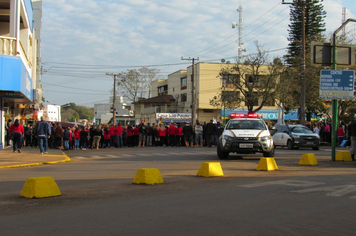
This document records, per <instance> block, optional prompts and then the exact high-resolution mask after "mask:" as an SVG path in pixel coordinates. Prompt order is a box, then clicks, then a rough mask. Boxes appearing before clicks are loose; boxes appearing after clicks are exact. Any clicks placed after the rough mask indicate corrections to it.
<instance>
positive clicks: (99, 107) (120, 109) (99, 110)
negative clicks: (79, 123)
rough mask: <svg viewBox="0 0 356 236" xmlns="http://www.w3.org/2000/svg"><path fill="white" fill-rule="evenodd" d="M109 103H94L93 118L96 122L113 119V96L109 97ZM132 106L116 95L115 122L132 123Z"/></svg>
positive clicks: (133, 120) (110, 121) (133, 118)
mask: <svg viewBox="0 0 356 236" xmlns="http://www.w3.org/2000/svg"><path fill="white" fill-rule="evenodd" d="M109 101H110V102H109V103H104V104H94V119H95V122H96V123H97V124H102V123H106V124H109V123H112V119H113V96H112V97H110V99H109ZM133 109H134V106H133V104H127V103H125V102H124V99H123V97H120V96H117V97H116V116H115V120H116V123H118V122H120V123H121V124H125V123H126V124H130V123H131V124H134V122H135V116H134V110H133Z"/></svg>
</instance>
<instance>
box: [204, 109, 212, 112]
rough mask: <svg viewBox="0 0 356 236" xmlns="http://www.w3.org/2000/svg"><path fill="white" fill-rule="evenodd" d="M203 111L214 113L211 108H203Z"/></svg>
mask: <svg viewBox="0 0 356 236" xmlns="http://www.w3.org/2000/svg"><path fill="white" fill-rule="evenodd" d="M203 112H204V113H214V110H213V109H204V110H203Z"/></svg>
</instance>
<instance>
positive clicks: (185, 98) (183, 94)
mask: <svg viewBox="0 0 356 236" xmlns="http://www.w3.org/2000/svg"><path fill="white" fill-rule="evenodd" d="M180 101H181V102H186V101H187V94H186V93H182V94H181V95H180Z"/></svg>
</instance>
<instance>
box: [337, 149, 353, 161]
mask: <svg viewBox="0 0 356 236" xmlns="http://www.w3.org/2000/svg"><path fill="white" fill-rule="evenodd" d="M335 160H336V161H352V158H351V153H350V152H349V151H338V152H337V153H336V156H335Z"/></svg>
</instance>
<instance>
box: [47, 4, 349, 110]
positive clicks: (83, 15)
mask: <svg viewBox="0 0 356 236" xmlns="http://www.w3.org/2000/svg"><path fill="white" fill-rule="evenodd" d="M281 2H282V1H281V0H268V1H266V0H241V1H238V0H224V1H216V0H179V1H177V0H174V1H173V0H154V1H153V0H44V1H43V13H42V14H43V17H42V29H41V35H42V39H41V40H42V42H41V50H42V66H43V75H42V84H43V96H44V97H45V99H46V100H48V101H49V103H50V104H57V105H63V104H65V103H69V102H74V103H76V104H77V105H84V106H89V107H94V104H97V103H108V102H109V96H110V95H111V92H110V90H112V88H113V78H112V77H111V76H108V75H105V74H106V73H119V72H121V71H126V70H127V69H138V68H140V67H142V66H152V67H150V68H156V69H159V70H160V73H159V77H160V78H167V75H168V74H170V73H173V72H175V71H177V70H180V69H186V68H187V66H189V64H190V62H189V61H182V60H181V57H185V58H186V57H194V58H197V57H199V59H200V60H199V61H200V62H220V61H221V59H223V58H224V59H226V60H230V61H232V62H234V61H236V57H237V46H238V43H237V41H238V30H237V28H235V29H233V28H232V27H231V22H232V21H235V22H238V20H239V14H238V12H237V9H238V8H239V5H240V3H241V6H242V7H243V12H242V17H243V19H244V20H243V23H242V28H243V30H242V42H243V47H244V49H246V52H244V53H243V55H247V54H249V53H254V52H255V46H254V42H255V41H258V42H259V44H261V45H263V47H264V49H265V50H267V51H270V53H269V54H270V57H271V60H272V59H273V57H276V56H283V55H284V54H285V53H286V50H285V49H286V47H287V45H288V40H287V37H288V31H287V29H288V24H289V5H283V4H281ZM342 3H343V6H344V7H346V8H347V15H346V18H355V15H356V2H355V0H343V1H341V0H324V10H325V11H326V12H327V17H326V27H327V34H331V33H332V32H333V31H334V30H336V29H337V28H338V27H339V26H340V25H341V20H342ZM355 25H356V24H354V23H350V24H349V25H348V26H347V31H348V32H350V33H349V35H350V37H353V38H355V29H356V26H355Z"/></svg>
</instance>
